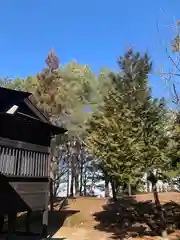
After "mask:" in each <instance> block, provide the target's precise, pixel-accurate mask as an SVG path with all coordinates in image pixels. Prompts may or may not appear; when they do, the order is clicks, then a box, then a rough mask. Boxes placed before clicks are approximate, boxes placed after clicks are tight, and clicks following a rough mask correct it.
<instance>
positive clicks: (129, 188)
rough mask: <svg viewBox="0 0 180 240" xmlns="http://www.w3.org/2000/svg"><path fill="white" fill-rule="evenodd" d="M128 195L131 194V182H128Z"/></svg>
mask: <svg viewBox="0 0 180 240" xmlns="http://www.w3.org/2000/svg"><path fill="white" fill-rule="evenodd" d="M128 196H129V197H130V196H132V191H131V183H130V182H128Z"/></svg>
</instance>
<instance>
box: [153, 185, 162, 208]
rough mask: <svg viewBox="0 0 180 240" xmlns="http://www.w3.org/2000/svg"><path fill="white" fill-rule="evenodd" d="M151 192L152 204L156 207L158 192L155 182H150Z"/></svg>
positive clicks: (158, 203) (158, 202)
mask: <svg viewBox="0 0 180 240" xmlns="http://www.w3.org/2000/svg"><path fill="white" fill-rule="evenodd" d="M152 191H153V196H154V202H155V204H156V205H160V201H159V195H158V191H157V186H156V182H155V183H154V182H152Z"/></svg>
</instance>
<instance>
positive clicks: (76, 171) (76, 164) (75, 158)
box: [73, 154, 80, 196]
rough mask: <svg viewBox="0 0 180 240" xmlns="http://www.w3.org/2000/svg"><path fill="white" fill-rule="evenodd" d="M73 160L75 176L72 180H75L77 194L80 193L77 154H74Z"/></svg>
mask: <svg viewBox="0 0 180 240" xmlns="http://www.w3.org/2000/svg"><path fill="white" fill-rule="evenodd" d="M73 157H74V162H75V169H74V172H75V176H74V180H75V195H76V196H79V195H80V189H79V159H78V155H77V154H74V156H73Z"/></svg>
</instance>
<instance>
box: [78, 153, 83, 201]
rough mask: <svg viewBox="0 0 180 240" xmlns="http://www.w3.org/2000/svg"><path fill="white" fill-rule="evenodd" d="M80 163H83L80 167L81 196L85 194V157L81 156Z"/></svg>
mask: <svg viewBox="0 0 180 240" xmlns="http://www.w3.org/2000/svg"><path fill="white" fill-rule="evenodd" d="M80 161H81V162H80V164H81V167H80V189H79V193H80V196H82V195H83V190H82V189H83V168H84V160H83V158H82V157H81V159H80Z"/></svg>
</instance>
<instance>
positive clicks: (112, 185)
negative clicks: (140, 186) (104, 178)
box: [111, 180, 117, 201]
mask: <svg viewBox="0 0 180 240" xmlns="http://www.w3.org/2000/svg"><path fill="white" fill-rule="evenodd" d="M111 187H112V195H113V200H114V201H117V191H116V190H117V189H116V184H115V181H114V180H111Z"/></svg>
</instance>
